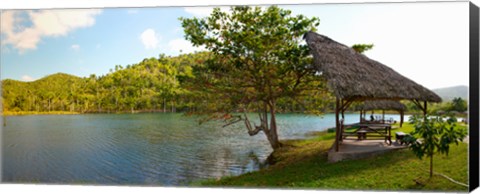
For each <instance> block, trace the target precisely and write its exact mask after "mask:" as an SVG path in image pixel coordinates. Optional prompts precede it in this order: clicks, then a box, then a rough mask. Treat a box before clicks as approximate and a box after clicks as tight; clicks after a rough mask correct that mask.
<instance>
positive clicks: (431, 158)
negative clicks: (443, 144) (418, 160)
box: [430, 155, 433, 178]
mask: <svg viewBox="0 0 480 194" xmlns="http://www.w3.org/2000/svg"><path fill="white" fill-rule="evenodd" d="M432 176H433V155H431V156H430V178H432Z"/></svg>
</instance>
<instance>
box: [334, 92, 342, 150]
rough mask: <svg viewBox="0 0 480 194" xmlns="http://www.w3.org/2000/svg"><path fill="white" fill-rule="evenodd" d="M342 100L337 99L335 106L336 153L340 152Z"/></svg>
mask: <svg viewBox="0 0 480 194" xmlns="http://www.w3.org/2000/svg"><path fill="white" fill-rule="evenodd" d="M340 108H341V107H340V99H338V97H336V105H335V151H336V152H338V140H339V130H340V123H339V118H338V117H339V115H338V114H339V110H340Z"/></svg>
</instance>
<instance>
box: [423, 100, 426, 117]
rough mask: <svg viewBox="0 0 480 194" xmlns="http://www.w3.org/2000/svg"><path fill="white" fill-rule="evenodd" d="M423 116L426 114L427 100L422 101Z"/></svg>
mask: <svg viewBox="0 0 480 194" xmlns="http://www.w3.org/2000/svg"><path fill="white" fill-rule="evenodd" d="M423 116H424V117H425V116H427V101H423Z"/></svg>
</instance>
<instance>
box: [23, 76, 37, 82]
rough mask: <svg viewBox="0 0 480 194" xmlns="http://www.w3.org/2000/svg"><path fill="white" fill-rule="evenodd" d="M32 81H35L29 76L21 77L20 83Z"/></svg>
mask: <svg viewBox="0 0 480 194" xmlns="http://www.w3.org/2000/svg"><path fill="white" fill-rule="evenodd" d="M33 80H35V79H34V78H32V77H31V76H29V75H23V76H22V81H27V82H29V81H33Z"/></svg>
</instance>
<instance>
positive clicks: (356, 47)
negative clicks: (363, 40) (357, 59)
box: [352, 44, 373, 53]
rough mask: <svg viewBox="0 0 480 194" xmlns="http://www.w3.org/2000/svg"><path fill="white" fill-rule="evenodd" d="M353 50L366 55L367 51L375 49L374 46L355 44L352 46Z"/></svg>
mask: <svg viewBox="0 0 480 194" xmlns="http://www.w3.org/2000/svg"><path fill="white" fill-rule="evenodd" d="M352 48H353V50H355V51H357V52H359V53H364V52H365V51H368V50H370V49H372V48H373V44H354V45H352Z"/></svg>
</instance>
